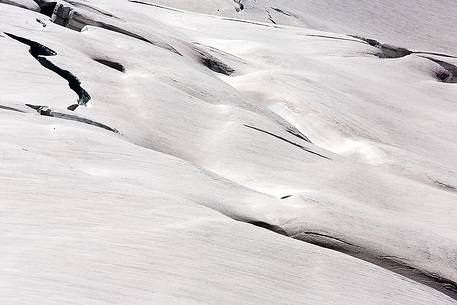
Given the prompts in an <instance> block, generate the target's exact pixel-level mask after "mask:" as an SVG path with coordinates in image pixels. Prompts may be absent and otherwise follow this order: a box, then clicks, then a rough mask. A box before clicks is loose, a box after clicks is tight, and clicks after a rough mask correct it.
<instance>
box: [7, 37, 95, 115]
mask: <svg viewBox="0 0 457 305" xmlns="http://www.w3.org/2000/svg"><path fill="white" fill-rule="evenodd" d="M5 34H6V35H8V36H9V37H10V38H12V39H14V40H16V41H19V42H20V43H23V44H26V45H28V46H29V47H30V50H29V52H30V54H31V55H32V56H33V57H34V58H35V59H36V60H37V61H38V62H39V63H40V64H41V65H42V66H43V67H45V68H46V69H48V70H51V71H52V72H54V73H56V74H57V75H59V76H60V77H62V78H64V79H65V80H67V81H68V86H69V87H70V89H71V90H73V91H74V92H75V93H76V94H77V95H78V101H77V104H73V105H71V106H69V107H68V109H69V110H72V111H73V110H75V109H76V108H77V107H78V105H86V104H87V102H89V100H90V99H91V97H90V95H89V93H88V92H87V91H86V90H85V89H84V88H82V87H81V81H80V80H79V79H78V78H77V77H76V76H75V75H74V74H73V73H71V72H70V71H68V70H65V69H62V68H60V67H58V66H56V65H55V64H53V63H52V62H51V61H49V60H48V59H47V58H45V57H46V56H55V55H57V52H55V51H54V50H52V49H50V48H48V47H46V46H44V45H42V44H40V43H38V42H35V41H32V40H29V39H26V38H23V37H19V36H16V35H14V34H10V33H5Z"/></svg>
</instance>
